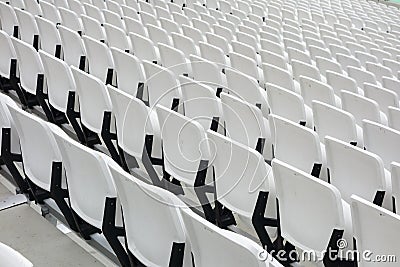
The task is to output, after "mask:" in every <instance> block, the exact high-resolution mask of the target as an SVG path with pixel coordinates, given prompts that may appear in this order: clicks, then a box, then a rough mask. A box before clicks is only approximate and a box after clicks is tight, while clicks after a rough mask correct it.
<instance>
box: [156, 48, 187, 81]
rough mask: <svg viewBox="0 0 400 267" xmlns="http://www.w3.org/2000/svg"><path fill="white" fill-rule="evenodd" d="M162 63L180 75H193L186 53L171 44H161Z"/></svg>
mask: <svg viewBox="0 0 400 267" xmlns="http://www.w3.org/2000/svg"><path fill="white" fill-rule="evenodd" d="M158 50H159V51H160V58H161V63H162V64H163V66H164V67H166V68H168V69H169V70H171V71H172V72H173V73H175V75H176V76H179V75H186V76H189V75H191V69H190V65H189V62H188V61H187V60H186V56H185V54H184V53H183V52H182V51H180V50H178V49H176V48H174V47H172V46H169V45H165V44H159V45H158Z"/></svg>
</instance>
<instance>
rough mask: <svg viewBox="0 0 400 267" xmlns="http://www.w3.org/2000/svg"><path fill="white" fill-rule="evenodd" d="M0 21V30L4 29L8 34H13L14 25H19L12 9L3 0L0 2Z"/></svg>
mask: <svg viewBox="0 0 400 267" xmlns="http://www.w3.org/2000/svg"><path fill="white" fill-rule="evenodd" d="M0 22H1V30H3V31H5V32H6V33H7V34H8V35H10V36H12V35H13V34H14V30H15V27H18V26H19V23H18V19H17V16H16V15H15V12H14V9H13V8H12V7H11V6H10V5H7V4H6V3H5V2H0Z"/></svg>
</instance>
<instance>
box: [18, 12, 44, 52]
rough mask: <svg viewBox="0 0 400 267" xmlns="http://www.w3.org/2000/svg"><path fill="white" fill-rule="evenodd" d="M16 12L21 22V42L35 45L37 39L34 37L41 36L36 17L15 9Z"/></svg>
mask: <svg viewBox="0 0 400 267" xmlns="http://www.w3.org/2000/svg"><path fill="white" fill-rule="evenodd" d="M14 10H15V14H16V15H17V18H18V22H19V33H20V36H21V40H22V41H24V42H26V43H28V44H30V45H33V44H34V38H35V37H34V36H35V35H37V36H38V35H39V29H38V27H37V25H36V21H35V17H34V16H33V15H32V14H31V13H29V12H27V11H24V10H21V9H18V8H15V9H14ZM38 42H39V40H38Z"/></svg>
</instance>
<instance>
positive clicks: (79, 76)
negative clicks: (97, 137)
mask: <svg viewBox="0 0 400 267" xmlns="http://www.w3.org/2000/svg"><path fill="white" fill-rule="evenodd" d="M71 71H72V75H73V77H74V80H75V83H76V91H77V93H78V97H79V109H80V114H81V122H82V124H83V125H85V127H87V128H88V129H89V130H91V131H93V132H95V133H101V130H102V125H103V114H104V111H111V100H110V96H109V95H108V93H107V90H106V86H105V84H104V83H103V82H102V81H100V80H99V79H97V78H96V77H94V76H92V75H90V74H87V73H85V72H83V71H81V70H79V69H77V68H75V67H71Z"/></svg>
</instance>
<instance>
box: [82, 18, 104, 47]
mask: <svg viewBox="0 0 400 267" xmlns="http://www.w3.org/2000/svg"><path fill="white" fill-rule="evenodd" d="M81 20H82V25H83V31H84V33H85V36H89V37H91V38H93V39H95V40H99V41H102V42H104V41H106V40H107V39H106V35H105V32H104V28H103V27H102V25H101V24H100V22H99V21H98V20H96V19H94V18H92V17H89V16H86V15H81Z"/></svg>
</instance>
